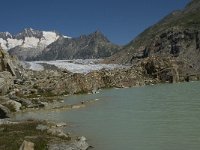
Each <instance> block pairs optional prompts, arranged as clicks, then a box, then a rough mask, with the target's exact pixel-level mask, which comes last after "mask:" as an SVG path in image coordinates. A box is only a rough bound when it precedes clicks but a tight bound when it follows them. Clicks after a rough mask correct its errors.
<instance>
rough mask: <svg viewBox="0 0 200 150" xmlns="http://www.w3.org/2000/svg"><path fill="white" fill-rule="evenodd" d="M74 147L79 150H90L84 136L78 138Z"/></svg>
mask: <svg viewBox="0 0 200 150" xmlns="http://www.w3.org/2000/svg"><path fill="white" fill-rule="evenodd" d="M72 147H73V148H74V149H77V150H87V149H88V148H89V145H88V143H87V142H86V138H85V137H84V136H82V137H79V138H77V140H76V141H75V142H74V143H73V146H72Z"/></svg>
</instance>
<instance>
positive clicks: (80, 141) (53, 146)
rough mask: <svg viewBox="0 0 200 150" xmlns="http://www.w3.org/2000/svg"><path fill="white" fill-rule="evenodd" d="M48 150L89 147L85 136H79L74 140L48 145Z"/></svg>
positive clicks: (75, 149)
mask: <svg viewBox="0 0 200 150" xmlns="http://www.w3.org/2000/svg"><path fill="white" fill-rule="evenodd" d="M48 146H49V147H48V150H87V149H89V148H90V146H89V145H88V143H86V138H85V137H83V136H82V137H79V138H78V139H77V140H76V141H75V142H73V143H71V144H68V143H54V144H49V145H48Z"/></svg>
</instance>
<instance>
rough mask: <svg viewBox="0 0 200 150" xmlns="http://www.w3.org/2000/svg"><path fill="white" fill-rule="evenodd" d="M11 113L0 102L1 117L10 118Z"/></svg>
mask: <svg viewBox="0 0 200 150" xmlns="http://www.w3.org/2000/svg"><path fill="white" fill-rule="evenodd" d="M9 114H10V110H9V109H8V108H7V107H5V106H3V105H1V104H0V119H4V118H8V117H9Z"/></svg>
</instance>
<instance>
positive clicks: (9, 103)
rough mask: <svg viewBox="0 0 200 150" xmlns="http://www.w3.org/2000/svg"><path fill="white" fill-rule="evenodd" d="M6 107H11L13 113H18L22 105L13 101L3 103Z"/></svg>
mask: <svg viewBox="0 0 200 150" xmlns="http://www.w3.org/2000/svg"><path fill="white" fill-rule="evenodd" d="M5 104H6V105H11V106H13V108H14V109H15V111H20V109H21V107H22V104H21V103H19V102H16V101H14V100H9V101H7V102H6V103H5Z"/></svg>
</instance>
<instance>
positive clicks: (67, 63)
mask: <svg viewBox="0 0 200 150" xmlns="http://www.w3.org/2000/svg"><path fill="white" fill-rule="evenodd" d="M93 62H95V63H93ZM96 62H98V61H97V60H91V59H90V60H81V59H79V60H74V61H73V62H72V61H71V60H55V61H32V62H26V63H28V64H29V65H30V67H29V68H28V69H31V70H35V71H41V70H44V67H43V66H42V65H41V64H43V63H44V64H49V65H54V66H56V67H58V68H60V69H66V70H68V71H70V72H72V73H83V74H87V73H89V72H91V71H97V70H101V69H108V70H113V69H115V68H125V67H127V66H122V65H116V64H96Z"/></svg>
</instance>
